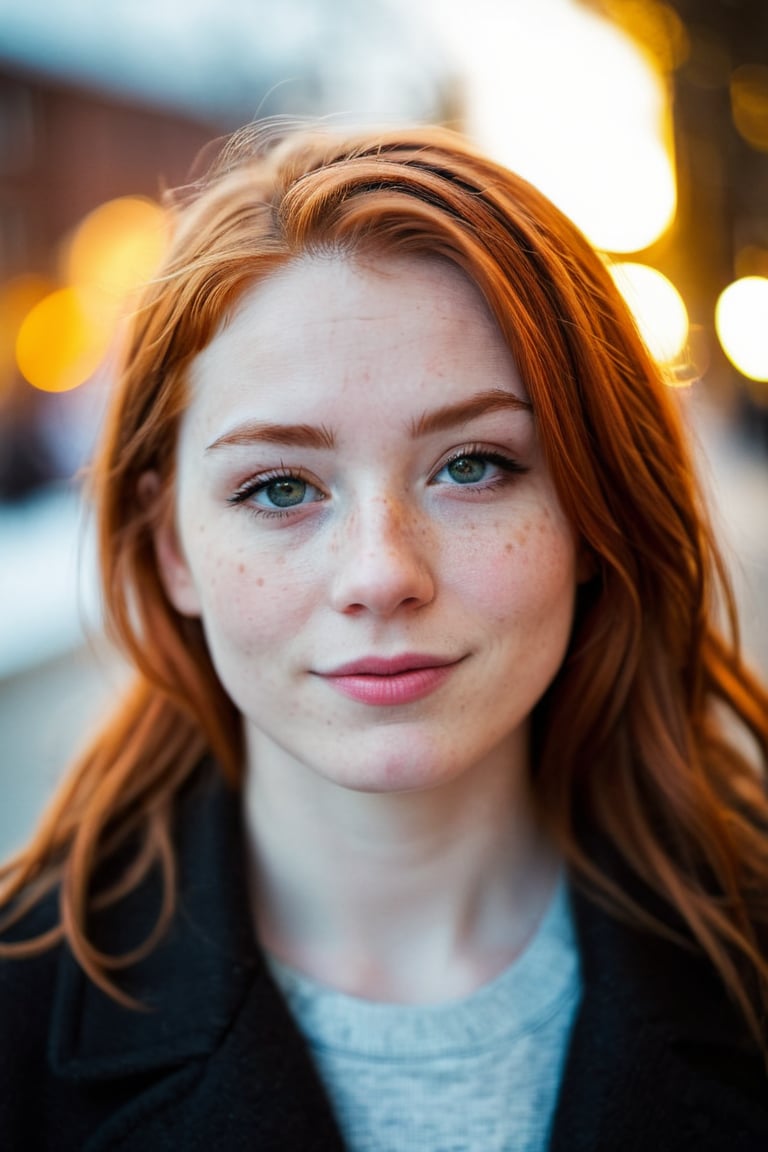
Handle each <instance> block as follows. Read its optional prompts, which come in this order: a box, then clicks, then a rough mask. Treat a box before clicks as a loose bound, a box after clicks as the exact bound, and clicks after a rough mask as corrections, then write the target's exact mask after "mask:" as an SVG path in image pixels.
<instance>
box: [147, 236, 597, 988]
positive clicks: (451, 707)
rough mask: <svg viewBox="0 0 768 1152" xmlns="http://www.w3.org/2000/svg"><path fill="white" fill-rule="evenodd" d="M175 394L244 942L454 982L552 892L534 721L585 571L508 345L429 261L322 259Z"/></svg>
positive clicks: (180, 502) (169, 550) (292, 958)
mask: <svg viewBox="0 0 768 1152" xmlns="http://www.w3.org/2000/svg"><path fill="white" fill-rule="evenodd" d="M190 384H191V400H190V404H189V407H188V409H187V411H186V412H185V414H184V416H183V418H182V423H181V430H180V438H179V445H178V472H177V476H178V480H177V494H176V518H175V524H166V525H164V526H163V527H162V528H161V529H160V530H159V531H158V533H157V539H156V545H157V553H158V558H159V562H160V567H161V571H162V574H163V578H164V582H165V586H166V589H167V591H168V595H169V597H170V599H171V601H172V602H173V604H174V605H175V607H176V608H177V609H178V610H179V611H180V612H182V613H184V614H187V615H190V616H199V617H200V618H201V619H202V622H203V626H204V628H205V632H206V636H207V639H208V643H209V646H210V650H211V655H212V658H213V660H214V664H215V665H216V668H217V671H218V673H219V676H220V679H221V681H222V683H223V685H224V687H225V688H226V690H227V691H228V692H229V694H230V696H231V697H232V699H233V700H234V702H235V703H236V705H237V707H238V708H239V710H240V712H241V714H242V716H243V720H244V728H245V735H246V747H247V765H246V784H245V811H246V834H247V837H248V843H249V847H250V859H251V861H252V866H253V886H252V887H253V905H254V917H255V924H256V930H257V933H258V935H259V937H260V939H261V940H262V942H263V944H264V945H265V947H267V948H268V949H270V950H271V951H272V952H274V953H275V954H276V955H277V956H278V957H280V958H281V959H282V960H284V961H285V962H287V963H288V964H291V965H293V966H295V967H297V968H298V969H300V970H302V971H304V972H305V973H307V974H308V975H310V976H313V977H315V978H316V979H318V980H320V981H321V982H323V983H325V984H328V985H330V986H333V987H337V988H340V989H342V990H344V991H346V992H349V993H352V994H355V995H359V996H364V997H367V998H370V999H379V1000H389V1001H396V1002H404V1003H415V1002H435V1001H441V1000H445V999H451V998H456V997H459V996H463V995H466V994H468V993H470V992H471V991H472V990H474V989H475V988H476V987H478V986H479V985H480V984H482V983H484V982H486V981H487V980H488V979H490V978H492V977H493V976H495V975H496V974H498V973H499V972H500V971H501V970H502V969H503V968H504V967H505V966H506V965H508V964H509V963H510V962H511V960H512V959H513V958H514V957H515V956H516V955H517V954H519V952H520V951H521V950H522V949H523V948H524V947H525V944H526V943H527V941H528V940H529V939H530V937H531V934H532V932H533V931H534V929H535V926H536V924H537V922H538V920H539V919H540V917H541V915H542V913H543V911H544V909H545V908H546V905H547V902H548V900H549V897H550V895H551V892H552V887H553V884H554V880H555V877H556V874H557V868H558V861H557V856H556V853H555V851H554V849H553V847H552V845H551V843H550V842H549V840H548V838H547V836H546V835H545V833H544V832H543V830H542V828H541V827H540V822H539V820H538V818H537V814H536V810H535V805H534V802H533V796H532V793H531V788H530V783H529V780H530V765H529V757H528V728H529V717H530V714H531V711H532V709H533V708H534V706H535V705H536V703H537V702H538V700H539V699H540V698H541V696H542V694H543V693H544V692H545V690H546V688H547V687H548V685H549V684H550V683H551V681H552V679H553V677H554V676H555V675H556V673H557V671H558V669H559V667H560V664H561V662H562V660H563V656H564V654H565V651H566V647H567V644H568V639H569V635H570V629H571V625H572V619H573V609H574V597H575V590H576V586H577V583H578V581H579V579H580V578H582V575H583V574H582V572H581V567H582V562H581V560H580V556H579V550H578V548H577V544H576V541H575V539H574V536H573V533H572V531H571V529H570V526H569V524H568V523H567V521H566V519H565V517H564V515H563V512H562V509H561V508H560V505H559V501H558V499H557V496H556V493H555V491H554V488H553V485H552V482H551V479H550V476H549V473H548V470H547V468H546V465H545V462H544V458H543V455H542V452H541V449H540V445H539V443H538V439H537V435H536V425H535V419H534V415H533V412H532V409H531V405H530V402H529V399H528V397H527V395H526V392H525V389H524V387H523V385H522V382H521V381H520V378H519V375H518V373H517V370H516V367H515V365H514V362H513V360H512V358H511V356H510V354H509V351H508V349H507V347H506V344H505V343H504V341H503V339H502V337H501V335H500V333H499V331H498V328H497V327H496V324H495V322H494V321H493V319H492V317H491V315H490V313H489V312H488V310H487V308H486V305H485V304H484V302H483V300H482V299H481V297H480V295H479V293H478V292H477V290H476V289H475V288H474V286H473V285H472V284H471V283H470V282H469V280H468V279H467V278H466V277H465V276H464V275H463V274H462V273H460V272H459V271H458V270H457V269H455V268H453V267H452V266H451V265H449V264H447V263H445V262H442V261H437V260H427V259H417V258H413V257H408V258H397V259H391V258H388V259H375V260H374V259H368V260H365V261H363V260H355V261H352V260H350V259H349V258H342V257H340V256H324V257H322V258H316V259H305V260H303V261H299V262H296V263H294V264H292V265H290V266H289V267H287V268H286V269H283V270H282V271H281V272H280V273H278V274H276V275H275V276H273V277H272V278H270V279H269V280H267V281H265V282H263V283H261V284H259V285H257V286H255V287H254V288H253V289H252V290H251V291H250V292H248V293H247V294H246V296H245V297H244V298H243V299H242V300H241V302H240V304H239V306H238V308H237V309H236V311H235V313H234V315H233V316H232V317H231V318H230V320H229V322H228V323H227V324H226V325H225V326H224V327H222V329H221V330H220V331H219V333H218V334H217V335H216V336H215V337H214V339H213V341H212V342H211V343H210V344H209V345H208V347H207V348H206V349H205V350H204V351H203V352H202V353H201V354H200V355H199V356H198V357H197V358H196V360H195V362H194V363H193V366H192V371H191V381H190ZM381 660H383V661H385V662H386V661H395V662H396V666H395V665H392V667H390V666H389V665H386V664H385V665H384V666H381V667H379V665H378V664H377V665H376V667H372V666H371V663H370V662H371V661H374V662H375V661H381ZM350 662H355V664H356V667H355V668H354V669H352V670H351V671H350V670H349V669H348V665H349V664H350ZM361 662H362V663H361ZM366 662H367V663H366ZM409 662H410V663H409ZM411 665H413V667H414V668H418V669H419V671H413V670H412V669H411ZM409 669H411V670H409Z"/></svg>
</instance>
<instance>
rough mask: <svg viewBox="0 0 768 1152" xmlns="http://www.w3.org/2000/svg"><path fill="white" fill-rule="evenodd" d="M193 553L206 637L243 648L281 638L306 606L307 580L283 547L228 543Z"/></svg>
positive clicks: (292, 626) (308, 590) (294, 625)
mask: <svg viewBox="0 0 768 1152" xmlns="http://www.w3.org/2000/svg"><path fill="white" fill-rule="evenodd" d="M212 544H213V542H212V541H210V540H209V541H207V544H206V548H205V550H203V551H201V553H200V554H199V556H198V564H197V565H196V567H197V584H198V588H199V589H200V594H201V602H202V617H203V625H204V627H205V629H206V631H207V633H208V634H209V636H210V638H211V640H212V641H215V640H216V639H218V642H219V643H221V642H222V641H224V642H226V643H227V644H228V645H229V646H230V647H233V648H234V647H236V648H239V649H240V650H243V651H245V652H246V653H248V652H250V651H252V650H254V649H255V648H256V646H257V645H258V646H259V647H261V648H262V649H263V647H264V645H265V644H267V643H268V642H269V641H270V640H271V639H274V640H275V641H277V642H284V641H285V637H286V635H287V634H289V633H291V632H293V631H295V630H296V628H297V626H298V625H299V623H300V622H301V621H302V620H303V619H304V617H305V615H306V613H307V611H308V600H309V598H310V592H311V582H309V584H308V582H307V580H306V579H305V578H303V576H302V573H301V571H300V570H297V566H296V565H295V564H291V563H290V561H289V559H288V558H287V557H286V555H285V553H284V552H283V551H281V552H279V553H274V552H270V551H254V550H252V549H248V548H245V547H243V546H242V545H238V544H236V543H232V544H230V545H226V544H222V546H221V547H215V546H213V547H212V546H211V545H212Z"/></svg>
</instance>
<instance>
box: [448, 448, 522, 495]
mask: <svg viewBox="0 0 768 1152" xmlns="http://www.w3.org/2000/svg"><path fill="white" fill-rule="evenodd" d="M465 459H468V460H482V461H483V463H484V464H495V465H496V467H497V468H501V469H502V471H503V472H504V473H506V475H504V476H497V477H495V478H494V479H493V480H481V481H479V482H478V483H477V484H466V485H461V484H457V485H455V487H457V488H462V487H464V488H465V489H466V491H467V492H486V491H487V490H488V489H489V488H497V487H502V486H503V485H505V484H508V483H510V481H511V480H512V479H513V477H515V476H524V475H525V473H526V472H527V471H528V468H526V466H525V465H524V464H520V463H519V462H518V461H517V460H515V458H514V457H513V456H507V455H506V454H505V453H504V452H499V451H496V450H492V449H489V448H483V447H482V445H480V444H467V445H465V446H464V447H463V448H460V449H459V450H458V451H457V452H454V453H452V454H451V455H450V456H449V457H448V459H447V460H443V461H442V463H441V464H440V467H439V468H437V469H436V470H435V473H434V475H435V476H437V475H438V473H440V472H442V471H443V469H444V468H449V467H450V466H451V464H455V463H456V461H457V460H465Z"/></svg>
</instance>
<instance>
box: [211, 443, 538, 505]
mask: <svg viewBox="0 0 768 1152" xmlns="http://www.w3.org/2000/svg"><path fill="white" fill-rule="evenodd" d="M464 459H473V460H481V461H482V462H483V463H485V464H494V465H496V467H497V468H501V469H502V470H503V472H504V473H506V475H503V476H496V477H494V478H493V479H492V480H484V481H479V482H478V483H476V484H466V485H462V484H455V485H449V487H456V488H459V489H462V488H463V489H464V490H465V491H466V492H467V493H472V492H484V491H488V489H489V488H497V487H503V486H504V485H506V484H508V483H510V482H511V481H512V479H513V478H514V477H515V476H522V475H525V473H526V472H527V471H528V468H527V467H525V465H523V464H520V463H519V462H518V461H517V460H515V459H514V457H512V456H507V455H505V454H504V453H503V452H498V451H491V450H489V449H487V448H482V447H480V446H479V445H473V444H469V445H466V446H465V447H463V448H461V449H459V450H458V451H456V452H454V453H453V454H452V455H451V456H449V457H448V459H447V460H443V461H442V462H441V464H440V466H439V467H438V468H436V469H435V471H434V473H433V477H432V479H433V480H434V477H435V476H437V475H438V474H439V473H440V472H442V471H443V469H445V468H449V467H450V465H451V464H454V463H456V461H458V460H464ZM275 480H301V481H303V482H304V483H305V484H308V485H310V486H311V487H313V488H317V487H318V486H317V485H316V484H314V483H313V482H312V481H311V480H310V478H309V477H308V476H307V475H306V474H305V473H303V472H302V470H301V469H300V468H275V469H273V470H272V471H271V472H266V473H263V474H261V475H259V476H256V477H253V478H251V479H250V480H246V481H245V483H244V484H241V485H240V487H239V488H238V489H237V490H236V491H235V492H233V493H232V495H231V496H228V497H227V503H228V504H230V505H232V506H233V507H246V508H247V509H248V511H249V512H251V513H252V514H253V515H254V516H263V517H266V518H267V519H268V520H283V519H285V518H287V517H290V516H293V515H295V513H296V511H297V509H298V508H302V507H305V505H301V504H297V505H294V506H293V507H289V508H266V507H264V506H263V505H257V504H249V503H248V501H249V500H250V499H251V497H253V496H255V495H256V494H257V493H258V492H261V491H262V490H263V489H264V488H266V487H267V486H268V485H269V484H272V483H274V482H275ZM324 499H325V497H322V498H321V499H320V500H317V501H312V503H318V504H320V503H322V501H323V500H324Z"/></svg>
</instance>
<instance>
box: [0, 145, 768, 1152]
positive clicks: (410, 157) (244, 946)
mask: <svg viewBox="0 0 768 1152" xmlns="http://www.w3.org/2000/svg"><path fill="white" fill-rule="evenodd" d="M173 216H174V220H175V226H174V238H173V243H172V247H171V250H170V254H169V256H168V259H167V263H166V265H165V267H164V269H163V270H162V272H161V274H160V275H158V277H157V278H156V280H155V281H154V282H153V283H152V285H151V286H150V287H149V288H148V290H147V292H146V296H145V299H144V302H143V304H142V306H141V308H140V309H139V311H138V313H137V315H136V317H135V320H134V322H133V326H132V331H131V333H130V338H129V340H128V342H127V347H126V351H125V356H124V363H123V367H122V371H121V375H120V379H119V382H118V384H117V386H116V388H115V393H114V398H113V403H112V408H111V413H110V416H109V419H108V422H107V426H106V429H105V433H104V437H103V443H102V446H101V450H100V454H99V456H98V459H97V461H96V464H95V469H94V483H95V488H96V495H97V498H98V508H99V528H100V542H101V562H102V569H103V580H104V591H105V599H106V606H107V613H108V618H109V623H110V625H111V629H112V632H113V634H114V635H115V636H116V637H117V639H118V640H119V641H120V643H121V644H122V646H123V648H124V650H125V651H126V652H127V654H128V656H129V658H130V660H131V661H132V662H133V664H134V665H135V670H136V674H135V680H134V683H133V686H132V688H131V690H130V692H129V694H128V695H127V696H126V698H125V699H124V700H122V701H121V702H120V703H119V705H118V707H117V708H116V710H115V713H114V715H113V716H112V717H111V718H110V720H109V722H108V723H107V725H106V726H105V728H104V729H103V731H102V732H101V733H100V735H99V736H98V738H97V739H96V740H95V742H94V743H93V745H92V746H91V748H90V749H89V750H88V751H87V752H86V753H85V754H84V755H83V757H82V758H81V760H80V761H79V762H78V764H77V765H76V766H75V767H74V769H73V771H72V772H71V774H70V775H69V776H68V777H67V779H66V781H65V783H64V785H63V787H62V789H61V791H60V793H59V795H58V796H57V798H56V799H55V801H54V803H53V804H52V805H51V807H50V809H49V810H48V812H47V814H46V815H45V817H44V818H43V820H42V822H41V825H40V827H39V830H38V832H37V834H36V836H35V837H34V839H33V840H32V842H31V843H30V845H29V846H28V848H27V849H25V850H24V851H23V852H22V853H20V854H19V855H18V856H17V857H16V858H15V859H14V860H12V861H11V862H10V863H9V864H8V865H7V866H6V867H5V869H4V872H3V878H4V883H5V888H4V895H3V906H4V921H3V923H4V928H3V936H2V940H3V944H2V956H3V958H4V959H3V960H2V964H0V1019H2V1022H3V1027H2V1037H3V1039H2V1041H1V1042H0V1048H1V1049H2V1073H1V1074H0V1083H2V1085H3V1089H2V1092H1V1093H0V1132H2V1137H3V1147H7V1148H14V1149H16V1148H18V1149H22V1148H23V1149H25V1150H31V1149H43V1148H45V1149H57V1150H58V1149H81V1148H87V1149H90V1150H95V1149H107V1148H109V1149H123V1150H129V1149H137V1150H138V1149H141V1150H142V1152H147V1150H148V1149H149V1150H151V1149H164V1148H169V1149H170V1148H174V1149H176V1148H183V1149H185V1150H190V1149H206V1150H209V1149H212V1148H216V1149H217V1150H227V1149H240V1148H243V1149H245V1148H249V1149H251V1148H258V1149H274V1150H278V1149H279V1150H280V1152H290V1150H292V1149H296V1150H301V1152H308V1150H311V1149H322V1150H331V1149H342V1148H348V1149H352V1150H358V1149H366V1150H369V1149H386V1150H387V1152H400V1150H416V1149H418V1150H419V1152H424V1150H426V1149H435V1150H437V1149H441V1150H442V1149H446V1150H447V1149H457V1150H458V1149H461V1150H471V1152H479V1150H481V1149H482V1152H492V1150H494V1149H525V1150H533V1149H536V1150H544V1149H553V1150H557V1152H580V1150H583V1152H587V1150H588V1152H596V1150H599V1149H604V1150H609V1149H610V1150H611V1152H614V1150H615V1149H617V1148H621V1149H622V1150H624V1152H629V1150H632V1149H635V1150H638V1152H639V1150H641V1149H642V1150H643V1152H646V1150H647V1149H648V1148H653V1149H655V1150H657V1152H661V1150H664V1149H670V1150H671V1149H676V1150H682V1149H686V1150H687V1149H692V1148H695V1149H697V1150H698V1152H705V1150H708V1152H715V1150H720V1149H723V1150H724V1149H726V1148H727V1149H729V1150H733V1149H740V1150H743V1152H744V1150H749V1152H757V1150H758V1149H765V1148H766V1147H768V1079H767V1078H766V1026H765V1008H766V1002H767V1000H768V959H767V958H766V936H765V930H766V918H767V916H768V907H767V900H766V893H767V892H768V887H767V885H768V839H766V828H767V826H768V803H767V801H766V795H765V790H764V785H763V779H762V776H761V772H762V770H763V769H764V768H765V765H766V760H767V759H768V696H766V693H765V691H764V689H763V688H762V687H761V686H760V685H759V683H758V682H757V680H756V679H755V677H754V676H753V675H751V674H750V673H749V672H748V671H747V669H746V668H745V667H744V665H743V663H742V660H741V657H740V654H739V648H738V643H737V641H736V639H734V640H729V639H725V638H724V637H723V636H722V635H721V633H720V631H719V630H718V628H717V627H716V623H715V615H716V613H715V598H716V597H718V599H717V604H718V609H719V610H718V613H717V615H718V617H720V616H721V614H722V609H723V608H724V609H725V618H726V619H728V620H729V623H730V625H731V627H732V628H733V627H734V625H735V622H734V614H733V609H732V600H731V597H730V594H729V592H728V588H727V582H726V581H725V580H724V575H723V568H722V564H721V561H720V559H719V556H718V553H717V550H716V547H715V544H714V542H713V540H712V536H711V532H710V528H709V525H708V521H707V518H706V514H705V511H704V509H703V507H702V503H701V498H700V495H699V492H698V489H697V485H696V481H695V478H694V475H693V470H692V465H691V462H690V458H689V453H688V449H687V447H686V444H685V442H684V438H683V435H682V432H681V427H680V422H679V419H678V415H677V412H676V408H675V404H674V399H673V397H672V395H671V393H670V392H669V391H668V390H667V389H666V387H665V384H664V382H663V380H662V378H661V376H660V373H659V371H658V369H657V367H656V366H655V365H654V364H653V362H652V361H651V359H650V358H649V355H648V353H647V351H646V349H645V347H644V346H643V344H642V342H641V340H640V338H639V337H638V334H637V331H636V329H635V327H634V325H633V323H632V321H631V319H630V317H629V315H628V313H627V311H626V308H625V306H624V304H623V303H622V301H621V299H620V297H619V296H618V294H617V292H616V290H615V289H614V287H613V284H612V281H611V278H610V276H609V275H608V273H607V272H606V270H605V268H604V266H603V263H602V261H601V259H600V258H599V257H598V256H597V255H596V254H595V253H594V252H593V251H592V250H591V249H590V247H589V246H588V244H587V243H586V242H585V241H584V239H583V238H582V237H581V235H580V234H579V233H578V232H577V231H576V229H575V228H574V227H573V226H572V225H571V224H570V223H569V222H568V221H567V220H565V219H564V218H563V217H562V216H561V215H560V213H559V212H558V211H557V210H556V209H555V208H554V207H553V206H552V205H551V204H549V203H548V202H547V201H546V200H545V199H544V198H543V197H542V196H541V195H540V194H539V193H538V192H537V191H535V190H534V189H533V188H531V187H530V186H529V185H528V184H526V183H525V182H524V181H522V180H520V179H519V178H518V177H516V176H514V175H512V174H511V173H510V172H508V171H506V170H504V169H502V168H500V167H498V166H497V165H495V164H493V163H492V162H491V161H489V160H487V159H485V158H483V157H482V156H480V155H478V154H477V153H476V152H475V151H474V150H473V149H472V148H471V147H470V146H469V145H468V144H466V143H465V142H463V141H462V140H461V139H460V138H458V137H457V136H455V135H453V134H450V133H448V132H444V131H440V130H438V129H432V128H430V129H419V130H411V131H397V132H390V133H388V134H383V135H368V136H365V135H360V136H356V137H354V138H342V137H340V136H337V135H334V134H332V133H327V132H324V131H321V130H319V129H318V130H312V129H309V130H308V129H294V130H288V129H285V130H281V131H277V130H276V129H275V128H274V127H272V128H266V129H265V128H261V129H256V130H253V131H251V132H250V133H245V134H243V135H241V136H240V137H239V138H238V140H237V141H236V142H235V143H234V144H233V145H232V146H230V147H229V148H228V149H227V150H226V151H225V152H224V154H223V156H222V159H221V162H220V164H219V166H218V167H217V169H216V170H215V171H214V172H213V173H212V174H211V176H210V178H209V179H207V181H206V182H205V183H204V184H203V185H201V186H200V187H197V188H195V189H193V190H192V191H191V192H189V193H188V194H187V195H186V197H183V198H180V199H179V200H178V202H177V206H176V208H175V209H174V212H173ZM745 737H750V738H751V739H750V740H747V739H745Z"/></svg>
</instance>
